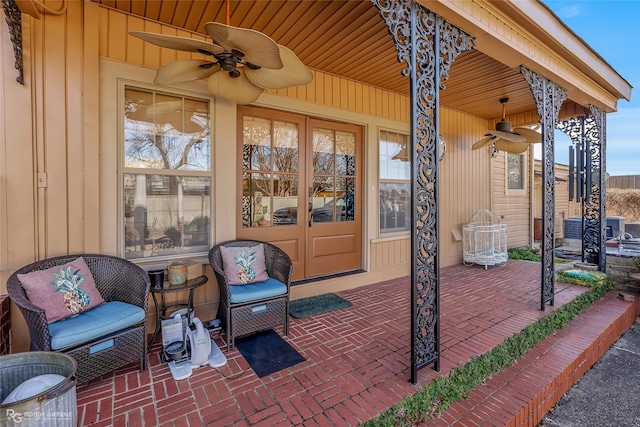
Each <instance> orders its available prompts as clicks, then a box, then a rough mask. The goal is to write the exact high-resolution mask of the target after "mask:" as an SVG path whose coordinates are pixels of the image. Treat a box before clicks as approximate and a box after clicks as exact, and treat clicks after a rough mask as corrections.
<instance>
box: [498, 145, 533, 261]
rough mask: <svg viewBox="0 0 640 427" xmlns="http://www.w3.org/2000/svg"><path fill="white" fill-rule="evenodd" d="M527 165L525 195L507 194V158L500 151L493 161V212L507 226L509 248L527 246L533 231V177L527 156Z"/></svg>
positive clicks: (524, 159)
mask: <svg viewBox="0 0 640 427" xmlns="http://www.w3.org/2000/svg"><path fill="white" fill-rule="evenodd" d="M523 162H524V163H525V174H526V175H527V180H526V183H525V189H526V191H525V192H524V194H522V195H520V194H507V192H506V186H507V184H506V173H505V167H506V156H505V153H504V152H502V151H500V153H499V154H498V156H497V157H496V158H495V159H493V160H492V163H493V173H492V186H493V189H492V191H493V208H492V211H493V213H494V214H495V215H497V216H498V218H499V219H500V220H501V221H502V222H504V223H506V224H507V246H508V247H509V248H515V247H522V246H527V245H528V244H529V243H530V242H529V235H530V234H529V233H530V229H531V225H530V224H531V221H532V219H531V218H530V208H529V186H530V179H531V176H530V174H529V161H528V158H527V156H525V157H524V158H523Z"/></svg>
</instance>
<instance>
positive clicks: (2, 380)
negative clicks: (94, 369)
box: [0, 351, 78, 427]
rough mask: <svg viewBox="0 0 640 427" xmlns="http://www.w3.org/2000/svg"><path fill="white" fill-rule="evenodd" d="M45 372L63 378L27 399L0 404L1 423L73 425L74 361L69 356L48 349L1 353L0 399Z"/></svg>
mask: <svg viewBox="0 0 640 427" xmlns="http://www.w3.org/2000/svg"><path fill="white" fill-rule="evenodd" d="M45 374H58V375H62V376H63V377H65V380H64V381H62V382H61V383H59V384H58V385H56V386H54V387H51V388H50V389H48V390H45V391H44V392H42V393H40V394H37V395H35V396H33V397H31V398H29V399H23V400H19V401H17V402H14V403H9V404H6V405H1V406H0V425H1V426H13V425H15V426H39V427H41V426H75V425H77V424H78V407H77V402H76V377H75V375H76V362H75V360H73V358H72V357H70V356H67V355H66V354H62V353H55V352H51V351H33V352H29V353H16V354H10V355H7V356H0V401H2V400H4V399H5V398H6V397H7V396H8V395H9V394H10V393H11V391H13V389H15V388H16V387H17V386H18V385H20V384H21V383H23V382H24V381H26V380H28V379H30V378H33V377H37V376H39V375H45Z"/></svg>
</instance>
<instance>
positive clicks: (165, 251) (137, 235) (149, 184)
mask: <svg viewBox="0 0 640 427" xmlns="http://www.w3.org/2000/svg"><path fill="white" fill-rule="evenodd" d="M210 206H211V178H210V177H205V176H175V175H171V176H167V175H145V174H129V173H126V174H124V222H125V224H124V225H125V227H124V241H125V258H127V259H137V258H148V257H152V256H169V255H183V254H191V253H199V252H206V251H208V250H209V246H210V220H211V213H210Z"/></svg>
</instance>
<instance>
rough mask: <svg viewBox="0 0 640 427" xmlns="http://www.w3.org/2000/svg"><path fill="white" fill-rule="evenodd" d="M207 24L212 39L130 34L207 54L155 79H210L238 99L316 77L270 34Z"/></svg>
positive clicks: (217, 91)
mask: <svg viewBox="0 0 640 427" xmlns="http://www.w3.org/2000/svg"><path fill="white" fill-rule="evenodd" d="M204 27H205V31H206V32H207V35H208V36H209V37H211V38H212V39H213V43H209V42H205V41H202V40H196V39H190V38H188V37H178V36H169V35H164V34H155V33H147V32H143V31H132V32H130V33H129V34H130V35H132V36H134V37H137V38H139V39H142V40H144V41H146V42H148V43H151V44H154V45H156V46H160V47H165V48H169V49H176V50H182V51H186V52H192V53H200V54H202V55H205V56H206V57H208V58H207V59H205V60H200V59H186V60H181V61H176V62H172V63H169V64H166V65H163V66H162V67H160V68H159V69H158V71H157V72H156V77H155V79H154V83H155V84H159V85H170V84H174V83H182V82H187V81H192V80H204V79H206V80H207V90H208V91H209V92H210V93H211V94H212V95H214V96H218V97H221V98H225V99H228V100H230V101H233V102H235V103H237V104H250V103H252V102H254V101H256V100H257V99H258V97H259V96H260V94H261V93H262V92H263V91H264V90H265V89H272V90H277V89H284V88H287V87H292V86H298V85H305V84H307V83H309V82H311V81H312V80H313V73H312V72H311V70H309V69H308V68H307V67H306V66H305V65H304V64H303V63H302V61H300V59H298V57H297V56H296V54H295V53H293V51H291V50H290V49H288V48H286V47H285V46H281V45H279V44H277V43H276V42H275V41H273V40H272V39H271V38H270V37H268V36H266V35H265V34H262V33H260V32H258V31H255V30H251V29H247V28H238V27H232V26H229V25H224V24H220V23H217V22H207V23H206V24H205V26H204Z"/></svg>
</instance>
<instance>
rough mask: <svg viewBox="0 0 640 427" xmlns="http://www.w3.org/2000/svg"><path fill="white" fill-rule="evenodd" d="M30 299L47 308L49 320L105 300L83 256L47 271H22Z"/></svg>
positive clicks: (21, 276)
mask: <svg viewBox="0 0 640 427" xmlns="http://www.w3.org/2000/svg"><path fill="white" fill-rule="evenodd" d="M18 279H19V280H20V282H21V283H22V286H23V287H24V290H25V291H26V293H27V296H28V297H29V300H30V301H31V302H32V303H33V304H34V305H35V306H37V307H40V308H41V309H43V310H44V313H45V315H46V316H47V322H48V323H53V322H55V321H57V320H61V319H66V318H67V317H71V316H74V315H76V314H78V313H82V312H83V311H87V310H89V309H91V308H93V307H95V306H98V305H100V304H102V303H103V302H104V299H102V296H101V295H100V293H99V292H98V289H97V288H96V283H95V281H94V280H93V276H92V275H91V271H90V270H89V267H87V263H86V262H85V261H84V259H83V258H82V257H80V258H78V259H76V260H73V261H71V262H69V263H67V264H64V265H58V266H55V267H52V268H49V269H47V270H40V271H32V272H31V273H27V274H18Z"/></svg>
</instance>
